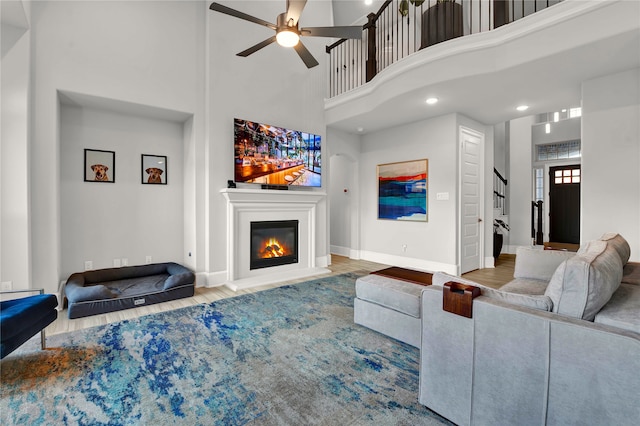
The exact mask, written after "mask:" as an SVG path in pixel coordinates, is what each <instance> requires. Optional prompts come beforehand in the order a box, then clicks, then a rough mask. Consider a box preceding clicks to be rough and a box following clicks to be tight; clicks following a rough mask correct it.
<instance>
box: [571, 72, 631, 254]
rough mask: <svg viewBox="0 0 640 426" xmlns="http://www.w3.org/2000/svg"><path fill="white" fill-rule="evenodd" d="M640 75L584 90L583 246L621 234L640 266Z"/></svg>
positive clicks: (626, 75)
mask: <svg viewBox="0 0 640 426" xmlns="http://www.w3.org/2000/svg"><path fill="white" fill-rule="evenodd" d="M639 117H640V69H637V68H636V69H633V70H629V71H627V72H623V73H619V74H615V75H609V76H605V77H601V78H597V79H594V80H589V81H586V82H584V83H583V85H582V182H581V190H582V192H581V203H582V206H581V211H582V224H581V227H580V229H581V241H588V240H591V239H595V238H598V237H600V236H601V235H602V234H603V233H605V232H618V233H620V234H621V235H622V236H623V237H624V238H625V239H627V241H628V242H629V244H630V246H631V260H634V261H639V260H640V219H639V218H640V167H638V165H639V164H640V120H639V119H638V118H639Z"/></svg>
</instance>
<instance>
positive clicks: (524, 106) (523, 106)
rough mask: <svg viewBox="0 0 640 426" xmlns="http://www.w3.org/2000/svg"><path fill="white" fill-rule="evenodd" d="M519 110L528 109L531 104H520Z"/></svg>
mask: <svg viewBox="0 0 640 426" xmlns="http://www.w3.org/2000/svg"><path fill="white" fill-rule="evenodd" d="M516 109H517V110H518V111H526V110H528V109H529V105H520V106H519V107H517V108H516Z"/></svg>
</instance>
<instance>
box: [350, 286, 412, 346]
mask: <svg viewBox="0 0 640 426" xmlns="http://www.w3.org/2000/svg"><path fill="white" fill-rule="evenodd" d="M423 288H424V284H415V283H413V282H409V281H406V280H403V279H398V278H393V277H389V276H384V275H377V274H371V275H366V276H364V277H360V278H358V279H357V280H356V298H355V299H354V301H353V308H354V309H353V311H354V314H353V320H354V322H355V323H356V324H360V325H363V326H365V327H368V328H370V329H372V330H375V331H377V332H379V333H382V334H384V335H387V336H389V337H393V338H394V339H397V340H400V341H401V342H404V343H407V344H409V345H411V346H415V347H417V348H419V347H420V295H421V293H422V289H423Z"/></svg>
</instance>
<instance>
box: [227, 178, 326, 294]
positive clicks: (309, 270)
mask: <svg viewBox="0 0 640 426" xmlns="http://www.w3.org/2000/svg"><path fill="white" fill-rule="evenodd" d="M220 192H221V193H222V194H223V195H224V197H225V199H226V201H227V281H226V282H225V285H226V286H227V287H229V288H230V289H232V290H234V291H237V290H240V289H244V288H250V287H256V286H260V285H265V284H269V283H273V282H277V281H283V280H290V279H296V278H303V277H309V276H313V275H319V274H325V273H329V272H330V271H329V270H328V269H325V268H319V267H316V249H315V247H316V232H317V231H316V226H317V224H316V207H317V205H318V203H319V202H320V201H321V200H324V199H325V198H326V193H324V192H319V191H277V190H259V189H240V188H238V189H223V190H221V191H220ZM265 221H267V222H268V221H276V222H282V221H297V222H298V256H297V262H296V263H290V264H285V265H277V266H272V267H269V268H258V269H251V256H250V255H249V253H250V251H251V223H252V222H265Z"/></svg>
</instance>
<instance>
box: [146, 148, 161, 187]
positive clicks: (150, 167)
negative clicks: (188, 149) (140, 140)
mask: <svg viewBox="0 0 640 426" xmlns="http://www.w3.org/2000/svg"><path fill="white" fill-rule="evenodd" d="M142 183H143V184H151V185H166V184H167V157H166V156H165V155H148V154H142Z"/></svg>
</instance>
